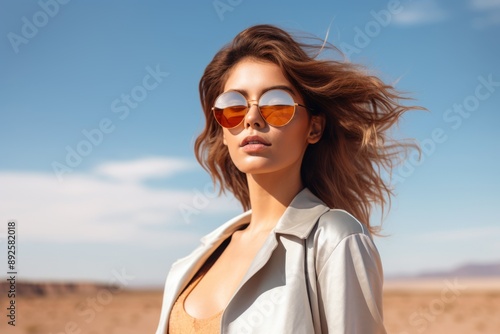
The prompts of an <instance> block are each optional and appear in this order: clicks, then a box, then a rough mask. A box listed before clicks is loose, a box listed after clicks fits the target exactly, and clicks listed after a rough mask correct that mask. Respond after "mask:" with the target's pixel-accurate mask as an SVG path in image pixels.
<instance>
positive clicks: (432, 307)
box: [0, 279, 500, 334]
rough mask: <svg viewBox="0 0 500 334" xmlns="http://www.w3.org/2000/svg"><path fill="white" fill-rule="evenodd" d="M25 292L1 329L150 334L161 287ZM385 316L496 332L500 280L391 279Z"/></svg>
mask: <svg viewBox="0 0 500 334" xmlns="http://www.w3.org/2000/svg"><path fill="white" fill-rule="evenodd" d="M46 290H47V289H45V290H43V289H38V290H37V291H38V293H36V291H35V293H27V294H24V295H22V296H18V298H17V301H16V302H17V307H16V326H15V327H13V326H9V325H7V320H8V318H7V317H6V313H7V310H6V305H7V304H6V299H5V298H3V297H4V294H2V299H1V300H0V301H1V302H0V304H1V309H2V310H3V311H2V312H3V313H5V315H3V316H2V321H1V323H0V333H2V334H10V333H20V334H78V333H81V334H87V333H88V334H113V333H120V334H131V333H154V331H155V329H156V324H157V321H158V317H159V313H160V307H161V298H162V291H160V290H120V289H114V288H111V287H93V288H92V287H88V286H87V287H86V288H85V289H81V288H80V289H78V288H74V286H73V289H70V291H67V290H68V289H66V290H65V291H62V292H61V291H46ZM384 316H385V324H386V328H387V332H388V333H394V334H417V333H426V334H437V333H439V334H442V333H450V334H451V333H453V334H472V333H480V334H498V333H500V279H480V280H478V279H475V280H464V279H460V280H459V279H455V280H453V279H438V280H436V279H435V280H430V281H422V280H419V281H389V282H386V285H385V291H384Z"/></svg>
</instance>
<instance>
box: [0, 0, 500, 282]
mask: <svg viewBox="0 0 500 334" xmlns="http://www.w3.org/2000/svg"><path fill="white" fill-rule="evenodd" d="M0 6H1V7H0V8H1V10H0V36H2V39H1V42H0V57H1V58H0V59H1V61H0V96H1V98H0V117H1V118H0V120H1V121H0V221H1V222H2V224H1V225H0V226H3V227H1V228H0V229H1V231H0V233H1V234H0V236H2V239H1V241H2V243H4V242H5V240H6V239H5V235H6V232H7V227H6V224H7V222H8V220H9V219H15V220H17V222H18V226H19V228H18V239H19V243H18V246H19V253H18V256H19V259H18V265H19V273H20V277H22V278H24V279H33V280H34V279H55V280H70V279H84V280H98V281H105V280H107V279H109V278H111V277H112V273H113V270H126V272H127V273H129V274H130V275H133V276H134V277H135V278H134V281H133V284H135V285H145V284H154V285H161V284H162V282H163V279H164V278H165V275H166V273H167V271H168V269H169V267H170V264H171V263H172V262H173V261H174V260H175V259H177V258H179V257H181V256H184V255H186V254H187V253H188V252H190V251H191V250H192V249H193V248H194V247H195V246H196V245H197V244H198V240H199V238H200V237H201V236H202V235H204V234H206V233H208V232H209V231H211V230H212V229H214V228H215V227H217V226H218V225H220V224H221V223H222V222H224V221H226V220H227V219H229V218H230V217H232V216H233V215H234V214H236V213H239V212H240V211H241V209H240V207H239V204H238V203H237V202H236V201H235V200H234V199H232V198H231V197H230V196H227V197H224V196H223V197H220V198H217V197H216V196H215V194H214V190H213V189H212V187H211V183H210V179H209V177H208V175H207V174H206V173H205V172H204V171H203V170H202V169H201V168H200V167H199V166H198V165H197V163H196V161H195V159H194V155H193V148H192V147H193V142H194V139H195V137H196V136H197V134H198V133H199V132H200V130H201V129H202V127H203V118H202V113H201V109H200V103H199V100H198V90H197V85H198V81H199V78H200V76H201V74H202V72H203V70H204V68H205V66H206V65H207V64H208V62H209V61H210V59H211V58H212V57H213V55H214V54H215V52H216V51H217V50H218V49H219V48H220V47H221V46H223V45H224V44H225V43H227V42H229V41H230V40H231V39H232V38H233V37H234V36H235V35H236V34H237V33H238V32H239V31H241V30H243V29H244V28H246V27H248V26H250V25H253V24H260V23H270V24H275V25H278V26H280V27H283V28H285V29H288V30H290V31H292V32H299V33H300V32H305V33H309V34H313V35H315V36H318V37H320V38H324V37H325V36H326V35H327V32H328V31H329V33H328V40H329V41H330V42H331V43H333V44H335V45H337V46H338V47H340V48H341V49H342V50H344V51H345V53H346V54H347V55H348V56H349V59H350V60H351V61H353V62H356V63H361V64H364V65H366V66H367V67H368V68H369V69H370V70H371V71H373V72H374V73H375V74H377V75H379V76H380V77H381V78H383V79H384V80H385V81H386V82H389V83H394V84H396V86H397V88H398V89H400V90H402V91H406V92H409V95H410V96H412V97H413V98H415V99H416V101H415V103H417V104H420V105H422V106H424V107H426V108H427V109H428V110H429V111H428V112H421V111H414V112H411V113H409V114H407V115H406V116H405V118H404V120H403V122H402V123H401V124H400V127H399V128H398V130H397V131H396V135H397V136H398V137H412V138H416V139H417V140H418V141H420V142H421V143H422V144H425V145H424V146H425V148H426V149H425V151H424V154H423V156H422V159H421V160H420V161H417V160H415V159H410V160H409V162H407V163H406V165H404V166H403V167H401V169H397V170H396V171H395V172H396V175H397V176H398V178H397V180H398V181H397V183H396V184H395V186H396V194H397V197H396V198H395V199H394V200H393V206H392V210H391V211H390V213H389V214H388V215H387V216H386V218H385V219H384V232H385V233H386V234H387V235H389V237H386V238H377V239H376V243H377V245H378V247H379V250H380V252H381V255H382V258H383V262H384V267H385V272H386V274H387V275H388V276H390V275H394V274H397V273H415V272H420V271H422V270H435V269H449V268H453V267H454V266H456V265H459V264H462V263H465V262H470V261H475V262H489V261H495V260H499V256H498V254H500V244H499V243H498V238H499V237H500V225H499V223H500V213H499V211H498V204H499V203H500V201H499V200H500V190H499V189H500V177H499V176H498V170H500V150H499V149H498V148H497V145H498V144H499V143H500V132H499V131H498V130H497V127H498V124H500V116H499V112H500V110H499V106H500V66H499V61H498V59H500V43H499V42H498V36H499V33H500V1H498V0H461V1H450V0H447V1H433V0H421V1H417V0H413V1H403V0H401V1H395V0H394V1H365V2H361V1H310V2H308V4H305V2H303V1H252V2H251V1H248V0H242V1H238V0H231V1H229V0H221V1H197V2H195V1H183V2H181V1H175V2H173V1H168V2H167V1H141V2H139V1H107V2H102V1H101V2H98V1H75V0H72V1H66V2H65V1H62V0H61V2H56V0H41V1H39V2H36V1H22V2H20V1H16V2H7V1H2V2H1V4H0ZM377 219H378V220H380V217H378V216H377V215H374V217H373V222H374V223H377ZM4 257H5V255H1V256H0V258H4ZM2 263H5V260H2ZM2 266H3V264H2Z"/></svg>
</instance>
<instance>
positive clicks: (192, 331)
mask: <svg viewBox="0 0 500 334" xmlns="http://www.w3.org/2000/svg"><path fill="white" fill-rule="evenodd" d="M202 277H203V275H199V276H198V277H197V278H195V279H194V280H192V281H191V283H190V284H189V286H188V287H187V288H186V289H185V290H184V292H182V294H181V295H180V296H179V298H177V301H176V302H175V304H174V307H173V308H172V313H171V314H170V321H169V324H168V332H169V334H196V333H207V334H216V333H217V334H219V333H220V318H221V316H222V311H224V310H220V311H219V312H218V313H216V314H214V315H212V316H211V317H208V318H203V319H197V318H193V317H192V316H191V315H189V313H187V312H186V310H185V309H184V300H185V299H186V297H187V296H188V295H189V294H190V293H191V291H192V290H193V289H194V288H195V286H196V285H197V284H198V282H200V281H201V279H202Z"/></svg>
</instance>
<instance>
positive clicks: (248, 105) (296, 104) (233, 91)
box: [212, 88, 307, 129]
mask: <svg viewBox="0 0 500 334" xmlns="http://www.w3.org/2000/svg"><path fill="white" fill-rule="evenodd" d="M273 91H281V92H283V93H285V94H287V95H288V96H290V97H291V99H292V101H293V114H292V116H291V117H290V119H289V120H288V121H287V122H286V123H285V124H282V125H273V124H270V123H269V122H268V121H267V120H266V118H265V117H264V115H262V111H261V110H260V105H259V102H260V100H261V99H262V97H263V96H264V95H265V94H267V93H269V92H273ZM231 92H232V93H237V94H239V95H241V97H242V98H243V100H245V101H246V102H247V109H246V111H245V115H244V116H243V117H242V118H241V121H240V122H239V123H238V124H236V125H235V126H232V127H226V126H224V125H222V124H221V123H219V120H218V119H217V117H216V116H215V105H214V106H213V107H212V114H213V116H214V118H215V121H216V122H217V123H218V124H219V125H220V126H221V127H223V128H225V129H234V128H236V127H237V126H239V125H241V123H242V122H243V120H244V119H245V117H246V115H247V114H248V112H249V111H250V108H251V107H252V106H257V110H258V111H259V114H260V116H261V117H262V119H263V120H264V122H266V123H267V124H269V125H270V126H273V127H276V128H280V127H282V126H285V125H287V124H288V123H290V122H291V120H292V119H293V117H294V116H295V111H296V110H297V106H299V107H303V108H306V109H307V107H306V106H305V105H303V104H300V103H297V102H295V100H294V99H293V96H292V94H290V93H289V92H288V91H286V90H284V89H280V88H274V89H270V90H268V91H266V92H264V93H263V94H262V95H261V96H260V97H259V99H258V100H248V99H247V98H246V97H245V96H244V95H243V94H242V93H240V92H239V91H237V90H228V91H226V92H223V93H221V94H220V95H219V96H217V98H216V99H215V102H214V104H215V103H216V102H217V100H218V99H219V98H220V97H221V96H222V95H224V94H226V93H231ZM252 101H253V102H254V103H251V102H252ZM255 101H256V102H257V103H255ZM290 106H292V104H291V105H290Z"/></svg>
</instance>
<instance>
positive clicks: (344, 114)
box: [194, 25, 421, 233]
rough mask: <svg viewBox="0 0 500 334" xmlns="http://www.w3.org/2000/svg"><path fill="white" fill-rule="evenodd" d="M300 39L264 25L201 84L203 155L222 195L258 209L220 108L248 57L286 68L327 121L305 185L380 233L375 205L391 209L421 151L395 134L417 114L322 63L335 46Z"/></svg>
mask: <svg viewBox="0 0 500 334" xmlns="http://www.w3.org/2000/svg"><path fill="white" fill-rule="evenodd" d="M311 41H313V42H311V43H304V42H303V41H298V40H296V39H294V38H293V37H292V36H291V35H290V34H289V33H287V32H286V31H284V30H282V29H280V28H277V27H275V26H272V25H256V26H252V27H250V28H248V29H245V30H244V31H242V32H241V33H239V34H238V35H237V36H236V37H235V38H234V39H233V41H232V42H230V43H229V44H227V45H226V46H224V47H223V48H222V49H221V50H220V51H219V52H217V54H216V55H215V56H214V58H213V59H212V61H211V62H210V63H209V64H208V66H207V67H206V69H205V72H204V73H203V76H202V77H201V80H200V83H199V91H200V99H201V103H202V107H203V111H204V113H205V118H206V125H205V128H204V130H203V131H202V133H201V134H200V135H199V136H198V137H197V139H196V141H195V146H194V148H195V154H196V159H197V160H198V162H199V163H200V164H201V165H202V166H203V168H205V169H206V170H207V171H208V172H209V173H210V175H211V176H212V180H213V181H214V183H219V184H220V186H221V188H220V189H221V192H224V191H225V190H229V191H231V192H232V193H233V194H234V196H235V197H236V198H237V199H238V200H239V201H240V202H241V204H242V206H243V208H244V209H245V210H247V209H249V208H250V198H249V193H248V184H247V179H246V175H245V174H244V173H242V172H241V171H239V170H238V169H237V168H236V166H235V165H234V164H233V162H232V160H231V158H230V156H229V152H228V149H227V147H226V146H225V145H224V144H223V136H222V128H221V127H220V125H218V123H217V122H216V121H215V119H214V117H213V114H212V110H211V108H212V106H213V105H214V102H215V99H216V98H217V96H218V95H219V94H221V93H222V92H223V88H224V85H225V82H226V80H227V77H228V74H229V72H230V70H231V68H232V67H233V66H234V65H236V64H237V63H238V62H239V61H241V60H242V59H245V58H253V59H257V60H263V61H269V62H272V63H274V64H276V65H278V66H279V67H280V68H281V70H282V71H283V74H284V75H285V77H286V78H287V79H288V81H290V83H291V84H292V85H293V86H294V87H295V89H296V90H297V91H298V92H299V94H300V95H301V96H302V97H303V99H304V102H305V105H306V106H307V108H308V110H309V112H310V113H313V114H315V115H323V117H325V128H324V131H323V135H322V137H321V139H320V141H319V142H317V143H316V144H313V145H309V146H308V147H307V149H306V152H305V155H304V158H303V161H302V166H301V178H302V182H303V184H304V186H305V187H307V188H309V190H311V192H312V193H314V194H315V195H316V196H318V197H319V198H320V199H321V200H322V201H323V202H325V203H326V204H327V205H328V206H329V207H331V208H337V209H344V210H346V211H348V212H349V213H351V214H352V215H354V216H355V217H356V218H358V219H359V220H360V221H361V222H362V223H363V224H364V225H365V226H367V228H368V229H369V230H370V232H372V233H376V232H377V231H378V229H377V228H375V227H374V226H371V225H370V221H369V218H370V212H371V210H372V208H373V206H374V205H380V206H381V208H382V212H384V205H385V204H387V203H388V204H390V197H391V195H392V190H391V187H390V179H389V180H384V179H383V177H382V173H383V172H386V173H387V175H389V176H390V175H391V171H392V169H393V167H394V166H395V163H396V162H397V161H401V157H402V153H404V152H406V151H407V149H408V148H409V147H415V144H412V143H409V142H402V141H399V142H397V141H394V140H392V139H391V138H390V137H389V134H388V130H389V129H390V128H391V127H392V126H393V125H394V124H396V123H397V122H398V120H399V119H400V117H401V115H402V114H403V113H404V112H406V111H408V110H410V109H421V108H419V107H408V106H404V105H402V104H400V103H399V100H401V99H405V97H403V96H402V94H401V93H399V92H398V91H396V90H395V89H394V87H393V86H391V85H387V84H385V83H383V82H382V81H381V80H380V79H379V78H377V77H376V76H373V75H370V74H368V73H367V71H366V70H365V69H364V68H362V67H361V66H359V65H355V64H352V63H350V62H347V61H344V60H332V59H319V57H318V56H319V55H320V54H321V53H322V52H323V51H324V50H325V49H330V50H334V51H335V52H339V53H340V51H338V49H337V48H335V46H333V45H331V44H328V43H324V42H323V41H322V40H320V39H317V38H311Z"/></svg>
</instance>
